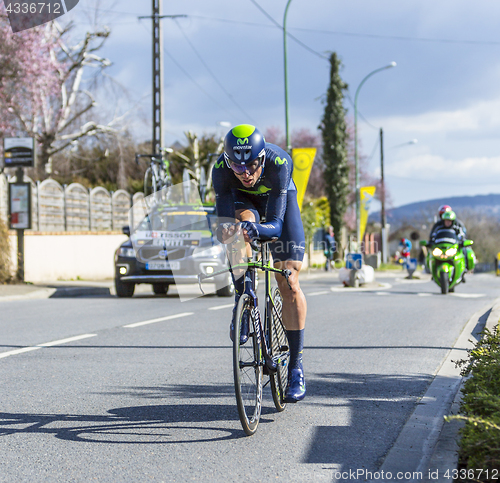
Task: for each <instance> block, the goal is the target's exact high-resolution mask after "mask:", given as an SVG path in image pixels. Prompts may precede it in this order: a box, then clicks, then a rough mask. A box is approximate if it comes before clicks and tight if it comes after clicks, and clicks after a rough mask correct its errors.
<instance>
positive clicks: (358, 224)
mask: <svg viewBox="0 0 500 483" xmlns="http://www.w3.org/2000/svg"><path fill="white" fill-rule="evenodd" d="M396 65H397V64H396V62H391V63H390V64H389V65H386V66H384V67H380V68H379V69H375V70H374V71H372V72H370V73H369V74H368V75H367V76H366V77H365V78H364V79H363V80H362V81H361V83H360V84H359V86H358V88H357V89H356V94H355V96H354V169H355V174H356V239H357V243H358V250H359V249H360V246H361V245H360V244H361V216H360V205H361V200H360V190H359V168H358V95H359V91H360V89H361V87H362V86H363V84H364V83H365V82H366V81H367V80H368V79H369V78H370V77H371V76H372V75H374V74H376V73H377V72H381V71H383V70H385V69H390V68H392V67H396Z"/></svg>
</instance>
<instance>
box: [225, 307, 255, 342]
mask: <svg viewBox="0 0 500 483" xmlns="http://www.w3.org/2000/svg"><path fill="white" fill-rule="evenodd" d="M249 317H250V313H249V311H248V310H245V311H244V312H243V317H242V318H241V330H240V344H241V345H243V344H245V343H246V341H247V340H248V332H249V328H248V326H249V324H248V321H249V320H248V319H249ZM235 318H236V307H235V308H234V309H233V320H231V325H230V327H229V337H230V339H231V341H233V339H234V337H233V334H234V319H235Z"/></svg>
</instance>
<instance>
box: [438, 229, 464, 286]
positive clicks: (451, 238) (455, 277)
mask: <svg viewBox="0 0 500 483" xmlns="http://www.w3.org/2000/svg"><path fill="white" fill-rule="evenodd" d="M465 266H466V265H465V254H464V251H463V248H461V247H460V245H459V243H458V240H457V238H456V234H455V233H454V231H453V230H442V231H440V232H438V234H437V236H436V240H435V243H434V244H433V245H432V246H429V268H430V272H431V274H432V279H433V280H434V282H436V284H437V285H438V286H439V287H441V273H442V272H445V273H446V274H447V278H448V282H449V288H450V289H453V287H455V286H456V285H458V284H459V283H460V282H461V281H462V275H463V274H464V272H465Z"/></svg>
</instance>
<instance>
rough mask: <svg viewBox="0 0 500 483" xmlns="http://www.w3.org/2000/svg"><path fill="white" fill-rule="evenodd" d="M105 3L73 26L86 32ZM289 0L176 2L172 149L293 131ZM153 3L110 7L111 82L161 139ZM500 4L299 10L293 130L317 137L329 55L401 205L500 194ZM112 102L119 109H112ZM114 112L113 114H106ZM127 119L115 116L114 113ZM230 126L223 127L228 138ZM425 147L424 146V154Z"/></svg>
mask: <svg viewBox="0 0 500 483" xmlns="http://www.w3.org/2000/svg"><path fill="white" fill-rule="evenodd" d="M95 1H96V0H80V2H79V4H78V5H77V6H76V7H75V8H74V9H73V10H72V12H70V13H68V14H67V15H66V17H67V18H66V19H71V20H72V21H73V22H74V23H75V25H76V26H77V27H78V28H86V27H87V26H88V23H89V22H91V23H92V21H93V20H92V19H93V18H95V15H94V14H95V11H94V5H95ZM286 5H287V0H211V1H210V2H207V1H206V0H204V1H202V0H163V4H162V13H163V15H187V16H186V17H179V18H165V19H163V20H162V22H163V23H162V26H163V47H164V76H163V83H164V107H163V109H164V115H163V117H164V135H165V144H167V145H168V144H172V143H173V142H175V141H180V142H184V141H185V137H184V132H185V131H188V130H191V131H194V132H196V133H198V134H204V133H209V134H212V133H217V134H220V135H223V134H225V132H226V131H227V129H228V128H227V127H224V126H225V125H226V124H230V125H236V124H241V123H249V124H254V125H256V126H257V127H259V128H260V129H261V130H262V131H265V130H266V129H267V128H269V127H274V126H276V127H279V128H281V129H282V130H283V131H284V130H285V95H284V63H283V57H284V56H283V30H282V28H281V26H282V25H283V17H284V12H285V7H286ZM151 12H152V0H141V1H140V2H139V1H137V0H120V1H119V2H118V1H113V0H101V1H100V12H99V15H98V16H97V23H98V24H105V25H108V26H109V28H110V29H111V36H110V38H109V39H108V41H107V42H106V44H105V47H104V48H103V50H102V51H101V54H102V55H104V56H106V57H107V58H108V59H110V60H111V61H112V62H113V65H112V66H111V67H110V68H109V69H108V70H107V73H108V74H109V75H110V76H111V77H112V78H113V79H114V80H115V81H116V82H117V83H119V84H120V85H121V86H123V88H124V89H126V91H127V94H128V96H129V101H128V102H129V103H130V104H129V105H126V104H125V103H124V105H123V109H126V108H127V109H128V108H129V107H130V105H133V110H132V112H131V114H130V115H129V123H130V127H131V129H132V131H133V133H134V135H136V137H137V138H139V139H141V140H143V139H150V138H151V122H150V118H151V110H152V107H151V103H152V98H151V92H152V74H151V70H152V67H151V62H152V61H151V50H152V46H151V44H152V33H151V32H152V31H151V20H150V19H139V18H138V17H140V16H148V15H151ZM499 17H500V2H495V1H493V0H476V1H475V2H470V0H467V1H465V0H440V1H439V2H436V1H435V0H407V1H404V2H402V1H401V0H377V1H374V0H349V1H347V0H344V1H340V0H307V1H304V0H292V1H290V3H289V8H288V14H287V31H288V33H289V34H290V35H291V36H293V38H292V37H289V38H288V41H287V59H288V62H287V63H288V87H289V88H288V92H289V120H290V121H289V122H290V130H291V131H293V130H294V129H301V128H308V129H310V130H311V131H314V132H316V130H317V126H318V124H319V123H320V120H321V117H322V115H323V111H324V103H323V101H324V98H325V93H326V89H327V87H328V77H329V68H330V64H329V61H328V56H329V53H330V52H336V53H337V55H338V56H339V58H340V59H341V61H342V64H343V67H342V70H341V73H340V74H341V77H342V78H343V80H344V81H345V82H346V83H347V84H348V85H349V89H348V96H347V98H346V102H345V106H346V108H347V109H348V115H349V116H351V117H353V118H354V97H355V93H356V90H357V89H358V87H359V85H360V84H361V82H362V81H363V79H364V78H365V77H366V76H367V75H368V74H370V73H371V72H373V71H374V70H376V69H378V68H380V67H384V66H386V65H388V64H390V63H391V62H396V63H397V66H396V67H395V68H390V69H387V70H383V71H381V72H378V73H376V74H374V75H373V76H371V77H370V78H369V79H367V80H366V82H365V83H364V84H363V86H362V88H361V89H360V90H359V95H358V136H359V137H358V139H359V146H360V151H361V152H362V153H363V154H364V155H365V156H366V157H367V158H368V167H369V171H370V172H371V173H372V174H373V175H374V176H380V147H379V145H378V140H379V130H380V128H382V129H383V132H384V174H385V181H386V185H387V188H388V191H389V193H390V196H391V199H392V205H393V206H401V205H404V204H407V203H411V202H415V201H423V200H428V199H434V198H443V197H447V196H449V197H452V196H464V195H477V194H489V193H499V192H500V149H499V148H500V145H499V136H498V133H499V130H500V89H499V86H500V55H499V54H500V31H499V29H498V18H499ZM101 102H104V103H106V100H105V99H104V100H102V101H101ZM105 107H107V108H109V107H110V106H105ZM113 107H114V106H113ZM221 123H222V125H221ZM415 140H416V142H415Z"/></svg>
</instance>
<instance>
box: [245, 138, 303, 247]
mask: <svg viewBox="0 0 500 483" xmlns="http://www.w3.org/2000/svg"><path fill="white" fill-rule="evenodd" d="M266 156H267V160H266V167H265V169H266V172H267V176H268V177H269V179H272V180H273V181H274V186H273V187H272V189H271V191H270V192H269V195H268V196H269V197H268V200H267V207H266V223H263V224H257V225H255V227H256V228H257V231H258V232H259V233H258V237H259V238H260V239H262V240H270V239H271V238H275V237H278V238H279V236H280V235H281V230H282V229H283V220H284V218H285V212H286V203H287V192H288V189H295V184H294V183H293V181H292V171H293V161H292V159H291V158H290V156H289V155H288V154H287V153H286V152H285V151H283V150H281V149H280V148H278V147H277V146H274V149H273V150H269V151H266Z"/></svg>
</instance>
